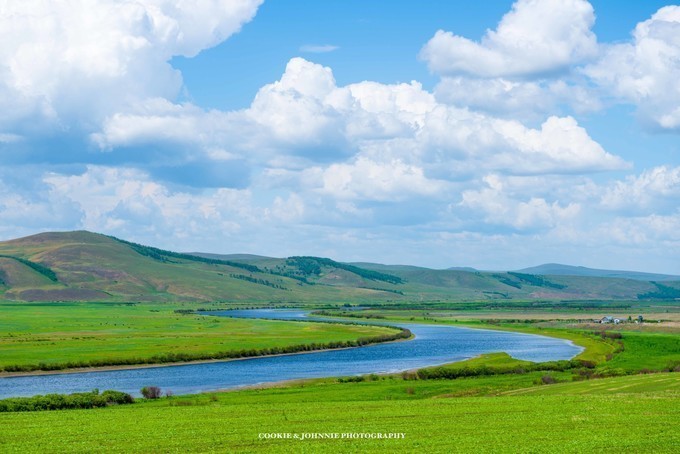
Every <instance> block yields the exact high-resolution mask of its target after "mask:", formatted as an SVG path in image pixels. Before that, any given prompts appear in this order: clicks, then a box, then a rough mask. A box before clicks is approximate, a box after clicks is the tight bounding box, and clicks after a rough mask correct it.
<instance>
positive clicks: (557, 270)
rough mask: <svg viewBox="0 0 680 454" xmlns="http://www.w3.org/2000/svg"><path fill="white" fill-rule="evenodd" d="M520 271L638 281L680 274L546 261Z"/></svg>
mask: <svg viewBox="0 0 680 454" xmlns="http://www.w3.org/2000/svg"><path fill="white" fill-rule="evenodd" d="M517 272H518V273H528V274H543V275H552V276H591V277H616V278H621V279H634V280H637V281H678V280H680V276H673V275H669V274H656V273H643V272H640V271H622V270H600V269H597V268H586V267H585V266H571V265H562V264H559V263H546V264H544V265H539V266H533V267H530V268H524V269H522V270H518V271H517Z"/></svg>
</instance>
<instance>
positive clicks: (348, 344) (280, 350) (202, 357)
mask: <svg viewBox="0 0 680 454" xmlns="http://www.w3.org/2000/svg"><path fill="white" fill-rule="evenodd" d="M387 328H393V329H396V330H398V332H396V333H394V334H383V335H379V336H371V337H361V338H359V339H355V340H345V341H331V342H319V343H317V342H312V343H309V344H295V345H287V346H280V347H279V346H276V347H267V348H251V349H238V350H226V351H218V352H212V353H210V352H209V353H184V352H176V353H175V352H172V353H162V354H157V355H153V356H150V357H148V358H135V357H133V358H106V359H91V360H87V361H68V362H64V363H37V364H15V365H12V364H10V365H5V366H4V367H3V368H2V369H0V370H1V371H3V372H9V373H12V372H34V371H54V370H65V369H79V368H92V367H108V366H134V365H145V364H167V363H179V362H191V361H212V360H227V359H241V358H254V357H259V356H272V355H285V354H291V353H302V352H311V351H316V350H329V349H340V348H352V347H362V346H365V345H371V344H378V343H383V342H392V341H397V340H403V339H409V338H410V337H412V336H413V334H412V333H411V331H410V330H408V329H405V328H399V327H394V326H391V327H387Z"/></svg>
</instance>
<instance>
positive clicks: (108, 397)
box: [0, 389, 135, 412]
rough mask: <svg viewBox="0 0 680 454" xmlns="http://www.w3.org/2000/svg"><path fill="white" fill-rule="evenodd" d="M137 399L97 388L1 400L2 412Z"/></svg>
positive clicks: (93, 404) (85, 406)
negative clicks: (101, 391)
mask: <svg viewBox="0 0 680 454" xmlns="http://www.w3.org/2000/svg"><path fill="white" fill-rule="evenodd" d="M134 401H135V399H134V398H133V397H132V396H131V395H130V394H127V393H123V392H120V391H112V390H107V391H104V392H103V393H101V394H100V393H99V390H98V389H95V390H93V391H91V392H88V393H74V394H45V395H44V396H43V395H40V396H33V397H12V398H9V399H2V400H0V412H13V411H43V410H65V409H72V408H98V407H108V406H110V405H124V404H131V403H133V402H134Z"/></svg>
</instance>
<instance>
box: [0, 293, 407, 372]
mask: <svg viewBox="0 0 680 454" xmlns="http://www.w3.org/2000/svg"><path fill="white" fill-rule="evenodd" d="M187 308H189V309H187ZM192 308H193V309H195V308H197V306H196V305H189V304H187V305H179V304H150V303H148V304H102V303H47V304H39V303H11V302H5V303H0V316H1V317H2V323H1V324H0V370H2V369H5V370H9V371H14V370H31V369H63V368H69V367H78V366H79V365H88V363H90V364H94V365H116V364H137V363H154V362H168V361H166V360H167V359H169V360H172V359H173V358H174V357H175V356H176V355H177V354H179V353H181V354H183V355H186V356H187V357H190V358H193V359H211V358H220V357H228V356H225V353H229V352H241V351H253V350H255V351H261V350H264V349H270V350H271V349H276V348H287V347H292V346H298V345H308V346H309V345H313V346H314V347H315V348H322V347H323V346H325V345H327V344H329V343H332V342H335V343H337V342H353V341H356V340H357V339H360V338H373V337H377V336H384V335H391V334H394V333H395V332H398V331H397V330H394V329H392V328H386V327H374V326H361V325H341V324H331V323H299V322H284V321H272V320H249V319H230V318H218V317H207V316H202V315H197V314H194V313H177V312H175V311H176V310H180V311H182V310H190V309H192ZM220 355H222V356H220ZM243 356H248V355H247V354H245V355H243Z"/></svg>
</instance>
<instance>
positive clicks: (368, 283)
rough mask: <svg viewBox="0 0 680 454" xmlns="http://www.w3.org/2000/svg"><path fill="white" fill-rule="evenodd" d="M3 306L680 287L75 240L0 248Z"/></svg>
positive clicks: (453, 297)
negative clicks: (6, 303)
mask: <svg viewBox="0 0 680 454" xmlns="http://www.w3.org/2000/svg"><path fill="white" fill-rule="evenodd" d="M0 298H3V299H7V300H17V301H156V302H162V301H226V302H237V303H238V302H241V303H250V302H252V303H281V304H299V303H311V302H314V303H324V302H328V303H345V302H349V303H369V302H401V303H408V302H411V301H413V302H422V301H442V302H455V301H496V302H502V301H513V300H515V301H516V300H520V301H527V300H551V301H555V300H635V299H638V298H639V299H671V300H672V299H675V298H680V282H679V281H664V282H663V284H662V283H659V282H648V281H642V280H635V279H621V278H616V277H593V276H567V275H552V276H547V277H546V276H540V275H535V274H530V273H519V272H507V273H503V272H497V273H494V272H479V271H475V272H471V271H465V270H460V269H458V270H432V269H428V268H421V267H412V266H389V265H377V264H368V263H366V264H363V263H361V264H348V263H340V262H336V261H334V260H332V259H328V258H321V257H309V256H297V257H288V258H271V257H262V256H251V255H228V256H225V255H218V254H207V253H206V254H186V253H178V252H172V251H165V250H161V249H157V248H154V247H149V246H144V245H140V244H135V243H131V242H127V241H124V240H121V239H117V238H113V237H109V236H106V235H101V234H97V233H91V232H85V231H79V232H59V233H42V234H38V235H33V236H30V237H26V238H20V239H16V240H11V241H5V242H0Z"/></svg>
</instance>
